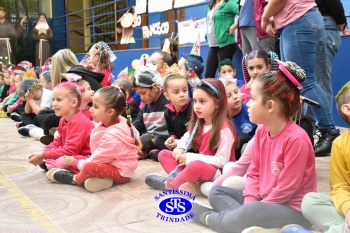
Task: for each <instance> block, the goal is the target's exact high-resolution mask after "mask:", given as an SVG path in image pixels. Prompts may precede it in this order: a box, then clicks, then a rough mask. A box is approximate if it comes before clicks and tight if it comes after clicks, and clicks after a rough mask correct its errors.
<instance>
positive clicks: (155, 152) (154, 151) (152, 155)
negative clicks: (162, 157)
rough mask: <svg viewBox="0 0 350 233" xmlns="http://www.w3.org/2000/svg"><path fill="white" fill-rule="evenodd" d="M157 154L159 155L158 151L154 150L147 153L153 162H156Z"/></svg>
mask: <svg viewBox="0 0 350 233" xmlns="http://www.w3.org/2000/svg"><path fill="white" fill-rule="evenodd" d="M158 154H159V150H157V149H154V150H151V151H150V152H149V157H151V159H154V160H155V161H157V162H158Z"/></svg>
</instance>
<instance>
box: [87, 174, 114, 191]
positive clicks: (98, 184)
mask: <svg viewBox="0 0 350 233" xmlns="http://www.w3.org/2000/svg"><path fill="white" fill-rule="evenodd" d="M84 186H85V188H86V190H88V191H90V192H92V193H94V192H98V191H101V190H104V189H109V188H111V187H112V186H113V179H112V178H98V177H92V178H89V179H87V180H86V181H85V183H84Z"/></svg>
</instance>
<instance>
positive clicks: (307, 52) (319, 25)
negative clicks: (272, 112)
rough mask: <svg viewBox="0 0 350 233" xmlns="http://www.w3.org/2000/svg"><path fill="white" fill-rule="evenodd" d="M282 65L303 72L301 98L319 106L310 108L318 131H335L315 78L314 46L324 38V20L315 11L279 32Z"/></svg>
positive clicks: (311, 10) (325, 101) (329, 111)
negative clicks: (297, 67)
mask: <svg viewBox="0 0 350 233" xmlns="http://www.w3.org/2000/svg"><path fill="white" fill-rule="evenodd" d="M279 33H280V50H281V59H282V61H292V62H295V63H296V64H298V65H299V66H300V67H301V68H302V69H304V70H305V73H306V79H305V81H304V82H303V83H302V86H303V88H304V89H303V90H302V91H301V94H302V95H304V96H305V97H307V98H309V99H312V100H314V101H316V102H318V103H319V104H320V105H321V108H316V107H314V106H310V108H311V110H312V112H313V113H314V114H315V116H316V119H317V121H318V126H319V127H320V128H326V129H327V130H328V131H333V130H335V126H334V120H333V116H332V112H331V109H330V107H329V103H328V100H327V97H326V94H325V93H324V91H323V90H322V88H321V87H320V85H319V84H318V83H317V81H316V78H315V68H316V61H318V56H319V53H318V52H317V44H318V42H319V40H320V38H322V36H324V33H325V30H324V26H323V18H322V16H321V13H320V12H319V10H318V9H317V8H312V9H310V10H309V11H308V12H307V13H305V14H304V15H303V16H302V17H300V18H299V19H297V20H295V21H293V22H291V23H290V24H288V25H286V26H285V27H283V28H281V29H280V30H279Z"/></svg>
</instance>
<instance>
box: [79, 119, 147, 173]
mask: <svg viewBox="0 0 350 233" xmlns="http://www.w3.org/2000/svg"><path fill="white" fill-rule="evenodd" d="M119 121H120V122H119V123H117V124H115V125H111V126H109V127H108V128H106V127H104V126H102V123H98V124H97V125H96V126H95V128H94V129H93V130H92V132H91V136H90V148H91V152H92V153H91V156H90V158H87V159H84V160H79V161H78V160H74V162H73V167H74V168H78V169H79V170H81V169H82V168H83V167H84V165H85V164H86V163H88V162H94V163H103V164H109V165H111V166H114V167H116V168H117V169H118V170H119V172H120V175H122V176H123V177H128V178H131V177H132V176H133V174H134V171H135V169H136V168H137V165H138V160H137V147H136V145H135V143H134V138H133V137H132V136H131V131H130V127H129V126H128V125H127V123H126V119H125V118H124V117H121V116H119ZM132 129H133V131H134V134H135V136H136V137H137V139H138V140H139V141H140V139H139V133H138V131H137V130H136V129H135V128H134V127H133V126H132Z"/></svg>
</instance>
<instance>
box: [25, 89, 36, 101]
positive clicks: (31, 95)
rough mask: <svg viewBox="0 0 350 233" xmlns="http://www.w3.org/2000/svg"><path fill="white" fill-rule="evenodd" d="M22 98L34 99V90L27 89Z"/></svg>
mask: <svg viewBox="0 0 350 233" xmlns="http://www.w3.org/2000/svg"><path fill="white" fill-rule="evenodd" d="M24 98H25V99H26V101H29V100H33V99H34V92H31V91H27V93H25V94H24Z"/></svg>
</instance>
